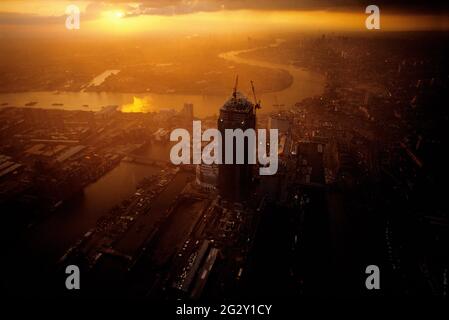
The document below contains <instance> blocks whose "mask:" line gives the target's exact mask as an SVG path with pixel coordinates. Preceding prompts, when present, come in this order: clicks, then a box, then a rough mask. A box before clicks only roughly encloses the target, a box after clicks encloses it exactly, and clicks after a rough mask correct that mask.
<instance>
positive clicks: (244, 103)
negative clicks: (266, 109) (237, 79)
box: [221, 91, 254, 112]
mask: <svg viewBox="0 0 449 320" xmlns="http://www.w3.org/2000/svg"><path fill="white" fill-rule="evenodd" d="M253 107H254V104H253V103H251V102H250V101H249V100H248V99H247V98H246V97H245V96H244V95H243V94H242V93H241V92H238V91H237V92H236V94H235V96H234V95H233V96H231V98H229V99H228V100H227V101H226V102H225V103H224V105H223V107H221V110H227V111H243V112H248V111H250V110H252V109H253Z"/></svg>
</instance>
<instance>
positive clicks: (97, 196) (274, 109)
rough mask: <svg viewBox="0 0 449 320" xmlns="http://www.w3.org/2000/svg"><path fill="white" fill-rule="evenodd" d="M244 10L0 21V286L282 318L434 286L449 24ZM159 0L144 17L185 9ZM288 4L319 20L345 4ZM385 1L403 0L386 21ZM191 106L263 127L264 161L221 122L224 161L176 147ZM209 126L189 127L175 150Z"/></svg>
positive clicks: (448, 256) (448, 227)
mask: <svg viewBox="0 0 449 320" xmlns="http://www.w3.org/2000/svg"><path fill="white" fill-rule="evenodd" d="M137 2H139V1H137ZM212 2H213V1H212ZM105 3H109V2H108V1H105ZM117 3H120V5H121V3H122V2H116V1H115V2H114V4H113V6H115V5H117ZM183 3H184V2H183ZM194 3H203V2H195V1H193V2H192V4H194ZM241 3H245V1H242V2H239V4H241ZM264 3H265V2H264ZM276 3H278V1H276ZM281 3H283V2H282V1H281ZM293 3H294V2H289V5H293ZM383 3H386V2H383ZM102 5H104V4H102ZM102 5H99V6H100V7H101V6H102ZM133 5H135V4H133ZM160 5H161V6H162V7H163V4H162V3H161V4H160ZM184 5H185V6H190V5H191V4H190V2H189V4H188V3H187V2H185V3H184ZM235 5H237V4H235ZM311 5H312V4H311ZM11 6H13V7H14V5H12V4H11ZM111 6H112V4H111ZM254 6H259V4H258V3H255V2H254ZM44 7H45V6H44ZM1 8H2V4H0V20H1V19H2V17H3V16H4V15H6V14H7V13H2V12H3V11H2V9H1ZM133 8H134V7H133V6H130V7H129V8H128V9H129V10H133ZM339 8H340V7H339ZM141 9H142V12H144V13H145V12H146V13H148V12H150V11H152V10H150V9H148V8H146V9H145V10H144V8H141ZM184 9H186V8H184ZM309 9H310V8H309ZM362 9H364V8H362ZM394 9H395V10H398V12H400V9H401V6H398V7H394ZM86 10H87V11H89V10H91V8H86ZM160 10H162V9H160ZM211 10H212V9H211ZM282 10H286V11H289V10H290V9H285V8H284V9H282ZM282 10H281V11H282ZM231 11H232V9H227V8H224V9H220V10H219V12H214V11H213V10H212V11H210V12H209V11H207V10H206V11H205V12H202V13H201V14H199V15H200V16H203V17H208V16H209V15H212V16H213V15H214V14H219V15H221V14H229V15H231ZM243 11H244V12H240V14H241V15H242V16H243V17H244V18H245V19H244V22H245V24H243V25H241V24H237V23H235V24H233V23H228V20H226V19H224V20H220V19H218V21H224V22H223V24H225V25H226V30H225V31H223V30H222V32H219V33H217V34H214V33H213V32H212V30H209V29H207V32H197V30H194V31H192V32H190V31H189V32H187V29H188V28H187V27H185V28H180V29H182V30H181V31H182V32H181V31H179V30H178V31H177V32H173V33H171V32H162V33H159V31H157V30H153V29H152V30H153V31H154V32H155V34H151V35H138V36H137V35H136V36H135V37H131V36H129V37H128V36H127V35H128V33H127V32H129V30H131V29H132V26H131V25H130V24H129V23H130V21H136V20H135V17H134V15H133V14H129V16H128V15H126V14H127V11H126V10H125V9H123V12H121V13H120V12H119V14H117V13H116V14H112V16H113V17H109V14H110V13H107V12H104V15H105V16H106V17H109V18H107V19H110V20H112V21H114V28H116V29H120V30H121V28H124V26H127V28H129V29H127V28H124V29H123V30H122V31H123V32H124V33H123V35H126V36H123V37H121V36H120V37H108V36H104V37H97V36H94V34H92V35H89V37H83V36H81V34H80V33H79V34H77V33H70V38H69V37H66V36H67V35H68V34H65V33H64V37H56V35H55V37H46V38H45V39H43V38H39V37H38V38H34V37H31V36H30V35H28V36H30V37H29V38H27V37H25V35H23V34H19V33H17V34H16V33H15V32H13V34H12V35H9V34H8V33H7V32H3V29H4V24H2V23H0V35H1V36H4V37H3V38H1V39H0V43H1V47H2V50H0V87H1V90H0V91H1V93H0V210H1V213H2V226H3V228H2V232H1V233H0V240H1V241H0V249H1V252H2V257H3V260H4V261H5V262H4V263H2V264H1V266H0V272H1V273H2V275H4V276H3V277H2V279H1V281H0V288H1V290H2V293H4V294H6V295H7V296H8V297H10V298H20V299H22V298H42V297H44V298H57V299H61V298H66V299H68V300H69V301H70V302H72V301H74V302H75V303H77V302H78V301H80V300H82V299H83V298H95V299H98V298H114V299H129V298H137V299H140V300H141V301H143V303H144V304H145V308H148V310H150V311H151V312H153V310H154V308H157V307H160V308H161V309H164V314H163V316H162V317H161V318H166V317H165V312H166V313H167V314H168V315H169V316H170V315H173V316H175V315H177V314H176V310H177V308H178V307H181V308H182V311H181V312H187V311H185V310H188V307H193V306H204V307H208V306H210V307H213V306H215V305H225V306H229V305H231V304H232V305H238V304H245V303H246V304H247V303H251V304H256V305H257V304H262V305H264V307H265V305H272V308H271V312H272V313H273V314H279V313H282V311H293V313H294V315H293V316H291V315H289V316H284V317H282V318H285V319H289V318H298V317H297V316H296V313H298V312H302V309H301V310H299V311H298V309H300V308H299V306H300V304H301V303H304V302H306V303H307V302H308V301H309V300H311V299H313V298H316V297H319V298H323V297H324V298H331V299H341V298H368V300H369V302H370V303H371V302H372V303H374V304H375V303H377V302H378V301H380V300H382V299H384V298H394V299H396V298H397V297H415V298H416V297H418V298H420V300H419V301H423V300H425V299H429V298H445V297H447V296H448V292H449V284H448V280H447V279H448V273H449V251H448V250H447V244H448V243H449V215H448V212H449V210H448V209H449V208H448V201H447V196H446V193H447V181H449V166H448V163H449V157H448V155H447V148H448V146H449V141H448V137H449V136H448V135H447V128H448V127H449V109H448V108H447V106H448V105H449V90H448V89H449V63H448V61H447V57H448V56H449V54H448V53H449V52H448V51H449V50H448V45H447V44H448V43H449V42H448V41H449V34H448V33H447V31H438V30H435V31H430V29H425V31H422V32H418V31H413V30H411V31H407V32H404V31H402V29H401V31H394V32H393V31H388V30H373V31H371V30H370V31H367V30H365V29H364V26H362V29H363V30H352V29H351V30H348V29H346V28H344V29H342V30H327V29H325V28H324V29H323V30H321V29H320V32H316V31H313V32H312V31H310V32H297V30H296V29H295V30H290V29H289V28H290V27H289V26H290V24H296V23H298V22H297V21H296V19H293V17H300V16H299V15H298V16H296V15H297V14H299V13H297V12H289V14H291V15H288V17H289V19H287V16H284V18H286V20H285V22H286V23H285V24H281V25H280V26H277V27H279V29H276V30H271V27H273V25H271V26H270V30H269V31H263V32H262V30H257V32H256V31H254V32H252V31H251V32H250V31H249V30H247V29H246V26H248V27H249V26H250V25H251V24H252V23H256V22H257V25H263V24H264V23H267V21H266V20H269V21H276V22H277V20H276V19H275V17H278V14H280V13H279V12H277V11H273V12H271V11H272V10H270V9H269V8H264V10H263V12H258V13H257V14H255V13H254V15H252V14H251V13H249V12H246V11H245V10H243ZM385 11H387V10H385ZM268 12H270V14H272V15H270V19H260V18H262V17H263V18H265V17H267V18H268V17H269V16H268ZM320 12H321V11H320ZM361 12H362V17H365V16H364V15H365V13H364V10H362V11H361ZM381 12H384V11H383V9H382V11H381ZM394 12H396V11H394ZM443 12H444V11H443ZM153 13H154V11H152V14H153ZM169 13H170V14H167V15H166V16H164V19H162V18H161V17H159V16H157V15H156V16H157V17H147V15H146V14H145V15H144V14H142V16H141V17H140V18H139V19H141V20H145V19H150V18H154V19H159V18H160V19H161V20H158V21H160V22H161V24H160V25H159V24H152V25H151V26H152V27H156V25H157V26H158V27H160V28H162V27H163V25H164V23H163V21H172V20H171V19H175V20H176V19H178V18H180V17H178V15H177V14H172V12H171V11H170V12H169ZM121 14H123V15H125V16H126V19H125V17H120V16H121ZM134 14H135V12H134ZM152 14H148V16H152ZM303 14H304V15H305V17H308V18H309V19H311V20H314V21H315V22H316V23H317V24H319V23H321V22H322V21H328V23H329V24H332V26H334V24H333V22H338V21H340V20H341V21H345V20H344V19H343V18H342V17H346V18H347V17H348V16H346V15H345V14H344V13H341V12H339V13H338V14H337V13H335V12H334V10H328V11H326V10H325V12H324V11H323V12H322V13H320V14H322V16H321V18H320V19H312V17H316V16H315V14H316V12H315V11H314V10H306V12H304V13H303ZM340 14H341V16H340ZM353 14H354V15H355V14H356V13H355V12H353ZM382 14H383V13H382ZM192 15H195V14H191V13H185V15H182V17H181V18H184V19H190V18H191V17H192ZM242 16H239V17H240V18H241V17H242ZM412 16H413V15H412ZM227 17H228V16H227ZM239 17H235V16H234V18H235V19H240V18H239ZM303 17H304V16H303ZM330 17H332V19H331V18H330ZM352 17H355V16H352ZM357 17H358V16H357ZM398 17H399V18H403V19H406V18H407V17H408V15H407V16H401V15H399V16H393V18H394V19H393V18H392V17H390V16H389V13H387V14H386V17H385V20H382V21H385V26H386V28H388V27H389V26H391V25H392V24H391V23H392V22H391V21H393V22H395V21H404V20H401V19H399V20H398V19H396V18H398ZM438 17H439V18H438ZM35 18H36V19H35V20H36V21H40V20H39V19H38V18H37V17H35ZM212 18H214V19H212ZM215 18H217V17H211V19H205V20H207V21H210V23H212V22H214V21H215V22H216V21H217V20H215ZM256 18H257V19H256ZM271 18H272V19H273V20H271ZM418 18H419V15H418V16H417V17H416V20H414V21H416V23H417V24H418V22H419V21H421V20H420V19H418ZM434 18H435V21H439V22H440V23H441V25H445V24H444V22H445V21H446V20H438V19H440V18H441V15H437V16H435V17H434ZM114 19H115V20H114ZM139 19H137V20H139ZM165 19H167V20H165ZM334 19H336V20H334ZM389 19H393V20H389ZM362 20H363V19H361V21H362ZM10 21H13V20H10ZM33 21H34V20H33ZM51 21H53V20H51ZM108 21H109V20H108ZM139 21H140V20H139ZM232 21H233V20H232ZM254 21H256V22H254ZM351 21H352V20H351ZM388 21H390V24H389V23H388ZM432 21H433V20H432ZM287 22H288V23H287ZM303 22H304V23H306V22H307V21H303ZM92 23H94V22H92ZM198 23H199V22H198ZM383 23H384V22H382V24H383ZM396 23H397V22H396ZM420 23H422V21H421V22H420ZM429 23H430V22H429ZM55 24H56V23H55ZM417 24H416V25H417ZM84 26H86V29H87V28H88V23H87V22H86V23H85V24H84V25H83V21H82V28H83V27H84ZM301 26H302V25H301ZM53 27H55V26H53ZM107 27H108V29H114V28H112V27H110V26H109V25H107ZM134 27H136V25H135V26H134ZM8 28H10V29H9V30H14V27H12V26H9V27H8ZM8 28H7V29H8ZM11 28H12V29H11ZM21 28H25V29H26V25H22V26H21V27H20V29H21ZM48 28H50V29H51V26H48ZM55 28H56V27H55ZM136 28H137V27H136ZM189 28H190V27H189ZM192 28H193V27H192ZM227 28H238V30H236V31H234V32H231V31H229V30H227ZM283 28H286V29H287V30H284V29H283ZM348 28H349V27H348ZM138 29H140V28H138ZM125 30H126V31H125ZM189 30H190V29H189ZM313 30H318V29H317V28H315V27H314V28H313ZM286 31H288V32H286ZM64 32H65V31H64ZM107 32H110V31H109V30H108V31H107ZM44 34H45V35H46V33H44ZM8 37H10V38H8ZM6 39H8V41H6ZM9 40H10V41H9ZM37 40H39V41H37ZM42 70H46V72H42ZM237 75H238V79H239V85H238V86H237V84H235V85H234V88H233V87H232V86H233V83H234V79H235V77H236V76H237ZM252 80H253V81H252ZM255 89H257V92H256V90H255ZM256 93H257V95H256ZM195 121H200V122H201V126H200V128H201V131H202V133H204V132H205V131H206V130H208V129H216V130H215V131H214V132H217V130H218V132H220V133H221V136H222V137H223V138H224V139H225V138H226V136H227V134H226V130H229V129H231V130H242V132H244V131H245V130H248V129H256V131H257V129H261V130H269V129H275V130H277V131H278V139H277V140H278V141H276V142H277V148H276V150H275V152H276V155H277V159H278V161H277V165H278V166H277V172H276V173H275V174H273V175H263V174H261V173H260V169H261V168H262V167H263V166H264V165H263V164H261V163H260V162H256V163H255V164H251V163H248V160H249V159H248V154H249V153H250V152H252V151H255V150H252V149H251V146H250V144H249V143H248V140H247V139H246V138H245V139H244V140H243V141H244V143H243V148H242V149H241V150H237V143H236V141H235V140H233V142H234V143H233V144H232V145H233V148H234V149H232V151H233V156H232V158H233V159H232V164H231V163H228V164H227V163H222V164H217V163H206V162H204V161H202V162H201V163H198V162H194V161H190V162H188V164H186V163H184V164H174V163H173V162H172V161H171V159H170V154H171V151H172V150H173V149H174V148H173V146H176V144H177V143H179V141H174V140H175V139H173V138H172V137H171V136H172V135H171V133H173V132H174V131H175V130H176V129H185V130H183V131H184V132H185V133H187V132H188V135H189V136H190V138H192V137H193V131H194V130H195V129H194V125H193V123H195V124H197V122H195ZM198 127H199V126H198ZM198 127H195V128H198ZM198 131H199V130H198ZM211 131H212V130H211ZM256 137H257V134H256ZM267 141H270V140H269V139H267ZM208 142H209V141H202V142H201V143H203V144H202V145H201V147H202V148H201V149H200V148H197V149H196V150H195V149H194V147H193V146H192V145H189V148H190V149H189V150H190V151H191V153H190V154H189V158H190V160H192V159H193V158H194V156H197V154H194V152H198V151H199V150H201V151H202V150H204V148H205V147H206V146H207V143H208ZM258 142H259V145H258V146H259V147H261V146H260V141H258ZM189 143H191V142H189ZM225 143H226V142H225ZM225 143H223V144H222V148H221V149H220V151H221V153H222V155H221V156H222V157H221V158H222V160H223V161H225V160H226V155H229V151H230V150H226V146H225ZM270 143H271V141H270ZM271 145H274V144H273V143H271ZM266 147H267V148H266V150H270V148H268V147H269V146H268V143H267V146H266ZM237 152H241V153H242V154H243V159H244V163H243V164H239V163H236V156H237ZM270 155H272V152H270ZM206 156H207V155H206ZM202 160H204V158H202ZM265 166H266V165H265ZM75 267H76V268H77V269H79V277H80V288H79V289H77V288H72V287H71V286H72V284H71V283H70V281H72V280H70V279H75V278H71V274H69V273H67V270H72V269H71V268H75ZM68 268H69V269H68ZM75 270H76V269H75ZM367 270H368V271H367ZM369 270H374V274H376V270H378V271H377V272H378V273H377V275H380V276H379V277H380V278H376V277H371V274H369ZM376 281H378V283H376ZM73 286H74V285H73ZM79 298H81V299H80V300H77V299H79ZM372 298H373V299H372ZM379 298H381V299H379ZM421 298H425V299H421ZM120 303H121V302H118V303H117V305H119V304H120ZM371 306H372V305H371ZM212 309H213V308H212ZM256 309H257V308H256ZM281 309H282V310H281ZM199 310H200V309H199ZM201 310H203V309H201ZM264 310H267V308H264ZM150 311H148V312H149V313H150ZM213 312H214V311H213V310H210V313H209V317H210V318H215V315H214V313H213ZM149 313H148V314H149ZM203 315H204V314H202V315H200V317H203ZM270 315H271V314H270ZM185 316H189V315H188V314H187V315H186V314H183V315H181V316H179V318H183V317H185ZM242 317H243V316H242ZM192 318H195V317H194V316H192ZM267 318H268V316H267ZM275 318H277V317H275ZM245 319H246V318H245Z"/></svg>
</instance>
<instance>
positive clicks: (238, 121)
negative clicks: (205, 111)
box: [218, 89, 256, 201]
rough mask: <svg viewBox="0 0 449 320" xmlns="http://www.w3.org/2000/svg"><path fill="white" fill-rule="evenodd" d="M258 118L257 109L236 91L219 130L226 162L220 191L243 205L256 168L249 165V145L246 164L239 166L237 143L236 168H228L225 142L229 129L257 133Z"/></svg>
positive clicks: (223, 112)
mask: <svg viewBox="0 0 449 320" xmlns="http://www.w3.org/2000/svg"><path fill="white" fill-rule="evenodd" d="M255 126H256V114H255V105H254V104H253V103H251V102H250V101H249V100H248V99H247V98H246V97H245V96H244V95H243V94H241V93H240V92H237V90H236V89H234V92H233V95H232V97H231V98H230V99H229V100H228V101H226V103H225V104H224V105H223V106H222V107H221V109H220V116H219V118H218V130H219V131H220V133H221V135H222V137H223V144H222V159H223V164H221V165H220V166H219V171H218V187H219V190H220V195H221V196H222V197H223V198H225V199H228V200H231V201H241V200H243V199H245V197H246V196H247V194H248V191H249V187H250V184H251V180H252V171H253V168H252V166H253V165H251V164H249V163H248V148H249V146H248V141H247V139H245V142H244V164H236V143H235V139H234V142H233V148H234V150H233V157H234V159H233V162H232V163H233V164H225V163H224V162H225V161H224V159H225V158H226V153H225V144H226V143H231V142H226V141H225V130H226V129H233V130H234V129H242V130H243V131H245V130H246V129H250V128H251V129H255Z"/></svg>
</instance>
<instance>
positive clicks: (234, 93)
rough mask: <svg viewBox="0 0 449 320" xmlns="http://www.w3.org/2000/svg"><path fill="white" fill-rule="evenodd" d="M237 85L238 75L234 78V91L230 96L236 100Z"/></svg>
mask: <svg viewBox="0 0 449 320" xmlns="http://www.w3.org/2000/svg"><path fill="white" fill-rule="evenodd" d="M238 85H239V75H237V76H236V77H235V84H234V90H233V91H232V96H233V97H234V99H235V98H237V86H238Z"/></svg>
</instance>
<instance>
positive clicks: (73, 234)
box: [0, 40, 324, 260]
mask: <svg viewBox="0 0 449 320" xmlns="http://www.w3.org/2000/svg"><path fill="white" fill-rule="evenodd" d="M280 43H282V41H281V40H277V41H276V42H275V43H274V44H272V45H271V46H277V45H279V44H280ZM257 49H260V48H254V49H250V50H240V51H230V52H225V53H222V54H220V57H221V58H223V59H226V60H229V61H233V62H234V63H237V64H250V65H254V66H260V67H265V68H272V69H283V70H286V71H288V72H289V73H290V74H291V75H292V76H293V83H292V85H291V86H290V87H288V88H286V89H284V90H282V91H279V92H275V93H270V94H262V95H260V98H261V100H262V101H263V102H264V106H267V105H272V104H274V103H278V102H279V103H283V104H285V105H293V104H294V103H295V102H298V101H300V100H301V99H303V98H305V97H308V96H313V95H315V94H319V93H320V92H321V91H322V89H323V85H324V78H323V77H322V76H320V75H318V74H316V73H312V72H308V71H304V70H303V69H301V68H297V67H294V66H293V65H282V64H273V63H269V62H263V61H257V60H251V59H244V58H241V57H239V54H240V53H243V52H248V51H252V50H257ZM113 71H114V72H118V70H113ZM106 77H107V73H103V74H102V75H101V77H100V78H102V79H103V80H104V79H105V78H106ZM96 79H97V80H96V81H95V84H98V81H103V80H101V79H100V80H99V78H98V77H97V78H96ZM134 96H135V95H132V94H122V93H105V92H102V93H92V92H61V93H53V92H26V93H7V94H0V102H2V101H7V102H9V103H10V105H17V106H22V105H25V103H28V102H30V101H37V102H38V103H37V104H36V105H35V106H33V107H34V108H36V107H41V108H61V106H53V105H52V104H54V103H55V102H57V103H63V104H64V105H63V106H62V108H64V109H66V110H78V109H80V110H98V109H100V108H101V106H105V105H119V106H120V105H124V104H127V103H130V102H131V101H132V100H133V97H134ZM146 97H148V98H149V99H152V100H153V101H154V103H155V104H156V105H158V106H159V107H160V108H161V109H162V108H168V107H170V108H181V106H182V105H183V104H184V102H186V101H189V102H192V103H194V105H195V115H196V116H199V117H201V116H208V115H212V114H214V113H217V111H218V109H219V107H220V105H221V104H222V103H223V102H224V100H225V98H226V97H219V96H200V95H190V96H189V95H187V96H186V95H176V94H163V95H157V94H150V95H146ZM267 102H269V103H267ZM270 103H271V104H270ZM83 105H87V106H84V107H83ZM211 106H212V107H211ZM268 109H269V108H268ZM265 111H267V110H265ZM167 148H168V147H167ZM167 148H166V147H165V146H162V145H153V146H149V148H148V149H147V150H145V151H144V154H145V155H147V156H149V157H152V158H156V159H160V156H161V154H166V155H167V157H168V154H169V150H168V149H167ZM162 149H164V151H163V152H162V151H161V150H162ZM165 149H167V150H165ZM161 160H164V159H161ZM159 170H160V169H159V168H156V167H151V166H143V165H137V164H131V163H124V162H122V163H121V164H120V165H119V166H117V167H116V168H114V169H113V170H111V171H110V172H109V173H107V174H106V175H105V176H103V177H102V178H101V179H99V180H98V181H96V182H94V183H92V184H91V185H89V186H87V187H86V188H85V189H84V191H83V195H82V196H81V198H79V199H76V201H74V203H73V204H70V205H67V206H66V207H65V208H62V209H61V210H60V211H59V212H57V213H55V214H53V215H52V216H51V217H49V218H48V219H46V220H45V221H43V222H42V223H40V224H38V225H37V226H35V227H34V228H33V230H29V232H28V234H29V235H28V239H27V246H28V248H27V249H28V252H29V253H31V256H34V257H36V256H38V257H39V259H42V258H43V257H42V255H44V256H46V257H48V258H49V259H51V260H54V259H57V258H59V257H60V256H61V255H62V253H63V252H64V251H65V250H66V249H67V248H68V247H69V246H70V245H72V244H73V243H74V242H75V241H76V240H77V239H78V238H79V237H80V236H82V235H83V234H84V233H85V232H87V231H88V230H89V229H90V228H92V227H94V226H95V223H96V221H97V220H98V218H100V217H101V216H102V215H104V214H105V213H106V212H108V211H109V210H110V209H111V208H112V207H113V206H114V205H116V204H118V203H119V202H121V201H122V200H124V199H126V198H127V197H129V196H130V195H132V194H133V193H134V192H135V190H136V185H137V184H138V182H139V181H141V180H142V178H144V177H146V176H150V175H152V174H155V173H157V172H158V171H159ZM44 260H46V259H45V258H44Z"/></svg>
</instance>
